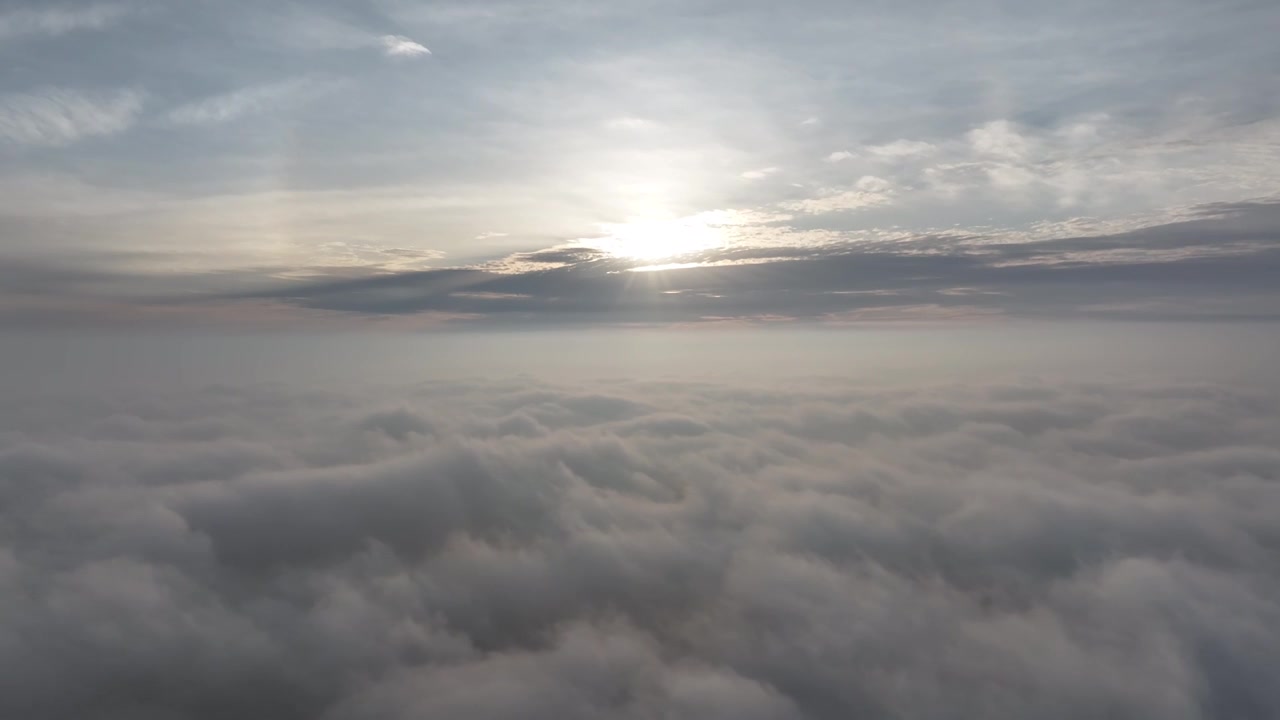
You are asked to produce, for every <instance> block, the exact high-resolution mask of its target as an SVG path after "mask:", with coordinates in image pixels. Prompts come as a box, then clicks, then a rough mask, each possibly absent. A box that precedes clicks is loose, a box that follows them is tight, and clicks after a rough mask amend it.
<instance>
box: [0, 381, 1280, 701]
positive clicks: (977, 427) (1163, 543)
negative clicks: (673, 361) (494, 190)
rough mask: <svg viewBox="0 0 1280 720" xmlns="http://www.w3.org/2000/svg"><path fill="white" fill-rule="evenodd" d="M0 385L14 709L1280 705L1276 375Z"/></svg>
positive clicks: (2, 666) (1279, 402) (4, 666)
mask: <svg viewBox="0 0 1280 720" xmlns="http://www.w3.org/2000/svg"><path fill="white" fill-rule="evenodd" d="M6 387H9V388H10V389H9V390H6V391H5V394H4V403H3V406H4V407H5V412H4V414H3V415H0V479H3V482H0V489H2V490H0V492H2V493H3V500H4V502H3V503H0V540H2V541H3V542H2V547H3V549H2V550H0V590H2V592H0V624H2V625H3V628H4V635H3V636H4V638H5V642H3V643H0V670H2V671H3V677H4V678H5V683H6V688H7V689H6V691H5V692H4V693H0V714H3V715H5V716H13V717H19V716H20V717H23V718H27V719H29V720H47V719H48V720H51V719H52V718H63V717H68V716H73V715H77V714H81V713H83V708H85V707H92V708H93V713H94V715H95V716H97V717H104V718H111V717H119V718H124V717H173V718H185V719H189V720H203V719H205V718H210V719H211V718H215V717H225V716H226V715H227V714H228V713H233V714H235V715H237V716H243V717H267V716H269V717H273V718H278V719H279V720H293V719H295V718H296V719H298V720H302V719H304V718H306V719H308V720H309V719H311V718H325V719H326V720H363V719H365V718H392V719H399V718H405V719H406V720H407V718H420V717H492V718H499V717H522V718H565V717H581V718H605V717H609V718H652V717H669V718H690V719H691V720H692V719H693V718H699V719H701V718H770V719H779V720H780V719H784V718H785V719H792V718H795V719H799V718H808V719H810V720H823V719H825V718H833V719H834V718H849V717H862V716H886V717H946V716H950V715H962V716H964V717H966V718H975V719H978V720H1014V719H1015V718H1027V717H1044V718H1066V717H1077V716H1079V715H1080V714H1081V713H1084V714H1088V715H1109V716H1112V717H1118V718H1126V719H1127V718H1134V719H1139V718H1185V719H1187V720H1196V719H1201V718H1228V717H1232V718H1264V717H1271V716H1274V715H1275V714H1276V713H1278V712H1280V691H1277V689H1276V685H1275V683H1273V682H1271V677H1272V673H1273V669H1274V667H1275V666H1276V665H1277V664H1278V663H1280V650H1277V648H1280V630H1278V628H1280V602H1278V601H1277V598H1280V565H1277V562H1276V557H1275V547H1274V546H1275V541H1276V537H1275V535H1276V534H1275V529H1274V528H1275V518H1276V517H1277V514H1278V513H1280V492H1278V489H1280V483H1278V481H1280V453H1277V452H1276V450H1275V448H1276V447H1277V446H1280V423H1278V422H1277V417H1278V415H1277V411H1280V398H1278V397H1277V396H1276V395H1275V394H1274V392H1273V389H1272V390H1268V389H1262V390H1260V389H1259V388H1250V387H1244V386H1235V385H1231V384H1212V383H1198V382H1197V383H1193V382H1169V381H1162V380H1160V379H1158V378H1155V377H1147V378H1141V379H1136V380H1129V379H1118V380H1109V381H1098V379H1097V378H1086V379H1079V380H1070V379H1068V380H1027V381H1023V382H1013V383H1008V382H1006V383H999V384H983V383H965V384H963V385H947V384H941V385H932V386H929V387H926V388H920V387H916V388H907V387H897V386H893V385H887V384H885V383H883V382H878V383H866V382H860V381H846V380H839V379H833V378H826V379H823V380H821V381H817V380H815V381H801V380H792V381H788V382H782V381H778V382H776V383H775V384H772V385H752V384H738V385H734V384H723V383H717V384H712V383H683V382H675V381H663V382H651V381H644V380H631V381H613V382H583V381H579V382H574V383H563V384H556V383H547V382H539V381H535V380H531V379H528V378H523V379H516V380H508V381H465V382H461V381H459V382H419V383H416V384H414V385H411V386H397V387H387V388H385V389H382V390H376V391H359V392H357V391H355V390H354V389H345V390H344V389H337V388H335V387H334V386H332V385H326V386H325V387H324V388H320V387H308V386H305V385H270V384H267V385H252V384H247V385H228V384H217V385H209V386H207V387H204V388H202V389H197V388H194V387H188V388H186V389H184V390H175V389H172V388H170V389H160V388H158V387H156V386H155V385H152V386H151V389H150V390H137V391H125V390H108V389H106V388H98V389H97V390H95V392H94V394H93V395H92V396H91V398H90V396H84V395H77V394H74V393H68V392H66V391H62V392H56V393H49V392H42V393H32V392H27V391H25V390H22V389H14V388H15V387H17V386H6Z"/></svg>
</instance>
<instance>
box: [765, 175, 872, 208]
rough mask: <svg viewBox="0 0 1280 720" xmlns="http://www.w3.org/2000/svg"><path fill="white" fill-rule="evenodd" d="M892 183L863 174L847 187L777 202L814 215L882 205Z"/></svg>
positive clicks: (784, 206) (783, 206) (782, 206)
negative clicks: (814, 195) (815, 195)
mask: <svg viewBox="0 0 1280 720" xmlns="http://www.w3.org/2000/svg"><path fill="white" fill-rule="evenodd" d="M892 193H893V184H892V183H890V182H889V181H888V180H885V179H884V178H881V177H876V176H875V175H864V176H862V177H861V178H859V179H858V181H857V182H856V183H854V184H853V187H852V188H849V189H844V190H840V189H828V190H826V191H824V192H823V193H822V194H821V195H819V196H817V197H812V198H805V199H804V200H795V201H788V202H784V203H779V205H778V206H779V207H781V208H782V209H784V210H794V211H797V212H803V213H812V214H815V215H818V214H824V213H834V212H844V211H847V210H859V209H863V208H869V207H875V206H877V205H884V204H887V203H888V202H889V201H890V196H891V195H892Z"/></svg>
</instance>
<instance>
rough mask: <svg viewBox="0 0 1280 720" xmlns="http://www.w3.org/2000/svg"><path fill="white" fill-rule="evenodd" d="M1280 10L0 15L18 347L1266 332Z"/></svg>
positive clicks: (2, 232) (745, 5)
mask: <svg viewBox="0 0 1280 720" xmlns="http://www.w3.org/2000/svg"><path fill="white" fill-rule="evenodd" d="M1278 21H1280V10H1278V9H1277V7H1276V5H1275V3H1273V2H1270V1H1269V0H1256V1H1251V0H1224V1H1222V2H1214V3H1205V2H1196V1H1194V0H1138V1H1137V2H1131V3H1123V4H1117V3H1111V2H1093V1H1087V2H1075V3H1050V2H1039V1H1034V2H997V1H995V0H991V1H980V2H948V1H945V0H942V1H938V2H923V1H920V2H917V1H912V2H893V3H890V2H859V3H848V2H834V1H833V2H827V1H825V0H800V1H798V2H792V3H787V4H785V5H779V4H777V3H769V2H757V1H756V0H747V1H745V2H720V1H717V0H698V1H695V2H686V1H682V2H674V1H669V0H634V1H631V2H622V3H588V2H580V1H578V0H534V1H531V2H502V1H498V0H468V1H467V2H450V1H442V2H410V1H409V0H369V1H368V2H334V1H330V0H320V1H317V2H306V3H301V2H297V3H291V2H281V1H273V2H240V1H237V0H231V1H219V2H211V1H204V0H192V1H191V2H183V3H160V2H147V1H146V0H120V1H118V2H117V1H112V0H104V1H102V2H87V3H85V2H79V3H77V2H61V1H57V2H50V1H45V0H41V1H39V2H35V1H27V0H6V1H5V2H4V3H3V4H2V5H0V66H3V67H4V68H5V72H4V73H3V74H0V239H2V242H0V298H2V299H3V302H0V308H3V309H0V324H3V326H4V327H6V328H25V329H41V330H50V329H52V330H60V329H66V328H73V329H83V328H85V327H92V328H102V327H127V328H135V329H136V328H145V329H164V328H174V327H181V328H191V327H209V328H221V329H227V328H231V329H238V330H244V329H253V330H258V329H262V330H268V331H282V330H294V331H306V332H311V331H320V332H327V331H353V330H362V329H371V328H376V329H390V330H393V331H394V330H405V331H419V330H423V329H441V328H446V329H452V328H476V327H482V328H512V327H531V326H532V327H539V326H544V325H546V326H581V327H599V326H619V325H623V326H625V325H636V324H642V325H644V324H658V325H678V324H685V323H692V324H725V323H730V324H735V325H742V324H746V325H761V324H769V323H776V322H783V323H803V324H810V325H812V324H818V325H823V326H827V325H830V326H836V327H843V326H847V325H865V324H884V323H920V322H942V323H960V322H993V321H994V322H999V321H1006V320H1011V319H1027V318H1030V319H1036V320H1046V319H1053V320H1071V321H1081V320H1158V321H1194V320H1202V321H1203V320H1215V321H1217V320H1223V321H1254V322H1270V321H1274V320H1275V319H1276V316H1277V311H1278V309H1280V305H1278V304H1277V295H1276V290H1275V287H1276V286H1277V282H1276V281H1277V278H1278V274H1277V263H1278V262H1280V256H1278V255H1277V249H1276V244H1275V241H1276V233H1277V230H1278V229H1280V196H1278V195H1277V194H1276V193H1277V187H1278V185H1277V182H1276V180H1277V177H1276V175H1277V173H1278V172H1280V171H1278V170H1277V168H1280V112H1278V111H1280V106H1278V104H1280V99H1278V98H1280V79H1277V75H1276V73H1275V72H1274V71H1273V68H1275V67H1277V66H1278V65H1280V48H1277V46H1276V44H1275V43H1274V42H1271V34H1272V28H1274V27H1275V25H1276V23H1277V22H1278Z"/></svg>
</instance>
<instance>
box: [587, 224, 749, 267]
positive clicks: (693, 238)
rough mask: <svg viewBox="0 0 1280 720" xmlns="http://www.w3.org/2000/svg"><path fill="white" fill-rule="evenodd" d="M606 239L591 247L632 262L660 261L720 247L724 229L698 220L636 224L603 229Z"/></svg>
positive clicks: (596, 242) (600, 239)
mask: <svg viewBox="0 0 1280 720" xmlns="http://www.w3.org/2000/svg"><path fill="white" fill-rule="evenodd" d="M601 229H602V230H603V231H604V235H603V236H602V237H599V238H595V239H594V240H593V241H592V244H593V245H595V246H596V247H598V248H600V249H601V250H604V251H605V252H608V253H609V254H611V255H613V256H615V257H620V258H627V259H631V260H661V259H664V258H672V257H680V256H682V255H689V254H691V253H696V252H700V251H703V250H708V249H711V248H714V247H719V246H720V245H722V244H723V243H724V236H723V231H722V230H721V228H719V227H717V226H715V225H712V224H709V223H707V222H706V221H705V220H703V219H701V218H699V217H698V216H696V215H695V216H692V217H684V218H675V219H671V220H633V221H629V222H625V223H607V224H604V225H602V226H601Z"/></svg>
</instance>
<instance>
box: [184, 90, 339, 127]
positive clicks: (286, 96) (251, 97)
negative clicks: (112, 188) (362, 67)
mask: <svg viewBox="0 0 1280 720" xmlns="http://www.w3.org/2000/svg"><path fill="white" fill-rule="evenodd" d="M330 86H331V83H326V82H323V81H319V80H315V79H313V78H294V79H291V80H284V81H281V82H274V83H266V84H263V85H254V86H252V87H245V88H240V89H238V90H233V91H231V92H227V93H222V94H220V95H213V96H210V97H206V98H203V99H201V100H196V101H194V102H190V103H187V104H185V105H181V106H179V107H176V108H174V109H173V110H171V111H170V112H169V114H168V120H169V122H171V123H174V124H176V125H214V124H217V123H223V122H230V121H232V120H237V119H239V118H242V117H244V116H247V115H254V114H257V113H262V112H266V111H268V110H270V109H271V108H273V107H276V106H278V105H281V104H284V103H288V102H290V101H295V100H304V99H306V98H308V97H312V96H315V95H317V94H319V93H322V92H324V90H325V89H326V88H327V87H330Z"/></svg>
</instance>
